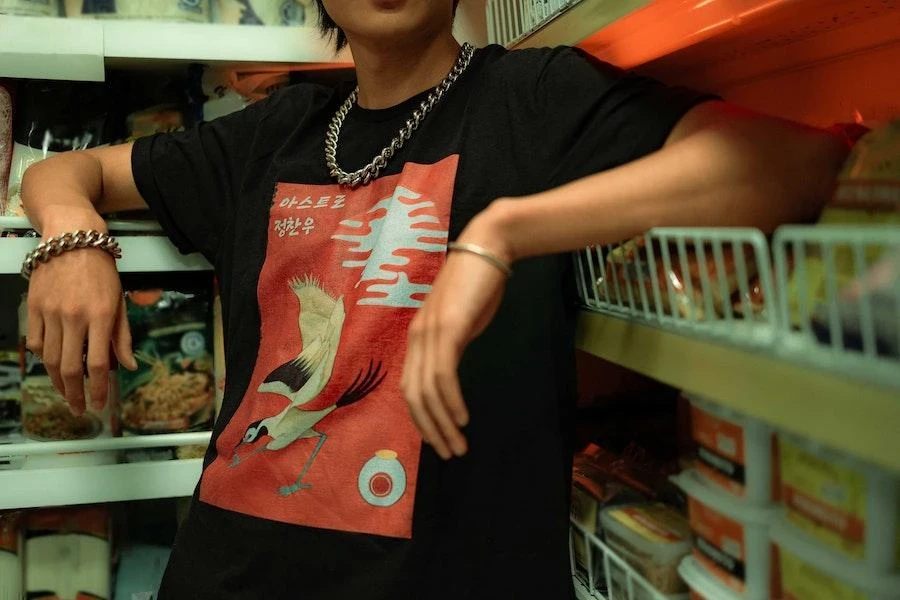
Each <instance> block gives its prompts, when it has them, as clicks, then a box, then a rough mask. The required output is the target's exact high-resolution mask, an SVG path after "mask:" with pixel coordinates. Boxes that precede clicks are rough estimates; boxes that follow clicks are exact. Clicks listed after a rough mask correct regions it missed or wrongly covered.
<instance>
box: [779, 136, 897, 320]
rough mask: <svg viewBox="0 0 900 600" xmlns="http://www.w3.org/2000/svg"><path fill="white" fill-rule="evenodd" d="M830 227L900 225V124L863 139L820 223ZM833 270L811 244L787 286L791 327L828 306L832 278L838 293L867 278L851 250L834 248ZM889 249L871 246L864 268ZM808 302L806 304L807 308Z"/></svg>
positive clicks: (819, 249)
mask: <svg viewBox="0 0 900 600" xmlns="http://www.w3.org/2000/svg"><path fill="white" fill-rule="evenodd" d="M819 224H820V225H822V226H828V225H855V226H870V225H897V224H900V120H895V121H893V122H890V123H887V124H885V125H883V126H881V127H878V128H877V129H874V130H872V131H870V132H869V133H867V134H865V135H864V136H862V137H861V138H860V139H859V141H857V142H856V144H855V145H854V146H853V149H852V151H851V152H850V155H849V157H848V158H847V160H846V162H845V163H844V166H843V168H842V170H841V172H840V174H839V176H838V184H837V187H836V189H835V192H834V194H833V196H832V198H831V200H830V201H829V202H828V204H827V205H826V207H825V210H824V211H823V212H822V215H821V217H820V219H819ZM830 249H831V253H832V256H831V257H830V261H831V262H832V264H833V268H831V269H828V268H826V258H825V257H824V256H823V252H825V247H824V246H823V245H820V244H807V245H805V247H804V249H803V261H802V264H799V265H797V267H798V268H795V269H794V272H793V273H792V275H791V277H790V278H789V281H788V286H787V301H788V310H789V313H790V317H791V324H792V325H794V326H799V325H800V324H802V323H803V322H804V321H805V318H804V316H805V315H811V314H813V313H815V312H816V310H817V308H818V307H819V306H820V305H821V304H823V303H826V302H828V288H829V276H830V277H831V278H832V281H831V282H830V283H831V284H832V285H833V286H834V289H838V290H840V289H843V288H845V287H846V286H848V285H850V284H851V283H852V282H853V280H854V279H855V278H857V277H861V276H863V273H859V272H858V271H857V259H856V257H855V249H854V247H853V246H852V245H850V244H832V245H830ZM885 250H886V248H883V247H878V246H873V245H867V246H865V247H864V248H863V252H862V256H861V258H862V262H863V263H864V264H865V265H871V264H873V263H874V262H875V261H877V260H878V259H879V258H880V257H881V255H882V254H883V253H884V252H885ZM801 302H802V304H801Z"/></svg>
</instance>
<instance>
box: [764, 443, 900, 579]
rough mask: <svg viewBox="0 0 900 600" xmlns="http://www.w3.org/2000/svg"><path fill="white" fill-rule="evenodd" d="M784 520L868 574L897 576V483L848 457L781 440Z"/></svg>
mask: <svg viewBox="0 0 900 600" xmlns="http://www.w3.org/2000/svg"><path fill="white" fill-rule="evenodd" d="M780 460H781V473H782V498H783V502H784V505H785V509H786V516H787V519H788V520H789V521H790V523H791V524H793V525H794V526H795V527H797V528H798V529H800V530H801V531H803V532H804V533H806V534H807V535H810V536H811V537H813V538H815V539H816V540H818V541H819V543H821V544H824V545H826V546H827V547H829V548H831V549H833V550H834V551H836V552H838V553H840V554H842V555H843V557H844V560H845V561H846V560H847V559H851V561H852V562H856V563H858V564H860V565H865V566H866V567H867V568H868V569H869V570H870V571H871V572H873V573H889V572H892V571H900V477H898V476H897V475H896V474H894V473H891V472H889V471H887V470H885V469H881V468H880V467H877V466H875V465H872V464H869V463H866V462H864V461H861V460H859V459H857V458H855V457H853V456H850V455H848V454H845V453H843V452H839V451H836V450H831V449H828V448H824V447H822V446H820V445H818V444H815V443H813V442H811V441H808V440H804V439H802V438H799V437H796V436H792V435H789V434H785V433H782V434H781V449H780Z"/></svg>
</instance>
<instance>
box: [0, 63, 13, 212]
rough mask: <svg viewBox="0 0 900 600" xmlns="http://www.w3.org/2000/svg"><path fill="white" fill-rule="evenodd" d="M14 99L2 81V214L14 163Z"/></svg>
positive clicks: (0, 186) (0, 117)
mask: <svg viewBox="0 0 900 600" xmlns="http://www.w3.org/2000/svg"><path fill="white" fill-rule="evenodd" d="M12 118H13V100H12V94H10V92H9V90H8V89H7V87H6V86H5V85H4V83H3V82H2V81H0V215H4V214H6V195H7V193H8V190H9V169H10V165H11V164H12V145H13V139H12Z"/></svg>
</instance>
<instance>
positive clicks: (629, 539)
mask: <svg viewBox="0 0 900 600" xmlns="http://www.w3.org/2000/svg"><path fill="white" fill-rule="evenodd" d="M600 522H601V526H602V527H603V535H604V539H605V540H606V543H607V545H608V546H609V547H610V548H611V549H612V550H613V551H614V552H615V553H616V554H617V555H618V556H620V557H621V558H623V559H624V560H625V562H627V563H628V564H629V565H631V566H632V567H633V568H634V569H635V570H636V571H637V572H638V573H639V574H640V575H641V576H642V577H644V579H646V580H647V581H649V582H650V584H651V585H652V586H653V587H654V588H655V589H656V590H658V591H659V592H661V593H663V594H682V593H686V592H687V586H686V585H685V584H684V582H683V581H682V580H681V578H680V577H679V576H678V571H677V569H678V563H679V562H680V561H681V559H682V558H683V557H684V556H686V555H687V554H688V553H690V551H691V528H690V525H689V523H688V521H687V519H685V518H684V517H683V516H681V514H680V513H679V512H678V511H676V510H675V509H673V508H671V507H669V506H666V505H665V504H660V503H654V504H631V505H626V506H616V507H612V508H607V509H606V510H604V511H603V513H602V514H601V516H600ZM612 579H613V581H617V580H618V581H619V582H621V583H619V587H620V590H621V588H622V587H623V584H624V577H621V576H620V577H617V576H616V575H615V574H613V577H612ZM614 595H616V596H618V594H614Z"/></svg>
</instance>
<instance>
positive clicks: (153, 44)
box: [0, 16, 352, 81]
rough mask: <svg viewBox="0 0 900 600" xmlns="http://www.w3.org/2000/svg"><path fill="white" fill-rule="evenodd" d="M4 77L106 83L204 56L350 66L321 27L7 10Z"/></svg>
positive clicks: (220, 61) (1, 20) (0, 19)
mask: <svg viewBox="0 0 900 600" xmlns="http://www.w3.org/2000/svg"><path fill="white" fill-rule="evenodd" d="M0 39H2V40H3V45H2V47H0V77H28V78H37V79H65V80H74V81H103V79H104V69H105V67H109V66H128V65H131V64H133V63H136V62H140V63H153V64H158V65H163V64H167V63H168V64H177V63H183V64H186V63H189V62H201V63H207V64H214V65H219V66H228V65H232V66H234V65H239V64H259V63H276V64H278V63H291V64H293V65H295V66H296V65H297V64H298V63H303V64H305V65H306V66H307V67H308V68H310V69H314V68H335V67H346V66H349V65H350V64H351V62H352V59H351V57H350V54H349V52H348V51H344V52H342V53H341V54H338V55H335V53H334V50H333V47H332V45H331V43H330V42H329V41H328V40H326V39H324V38H322V36H321V35H320V34H319V33H318V30H317V29H316V28H315V27H312V26H310V27H251V26H242V25H218V24H207V23H160V22H154V21H117V20H93V19H57V18H35V17H13V16H0Z"/></svg>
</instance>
